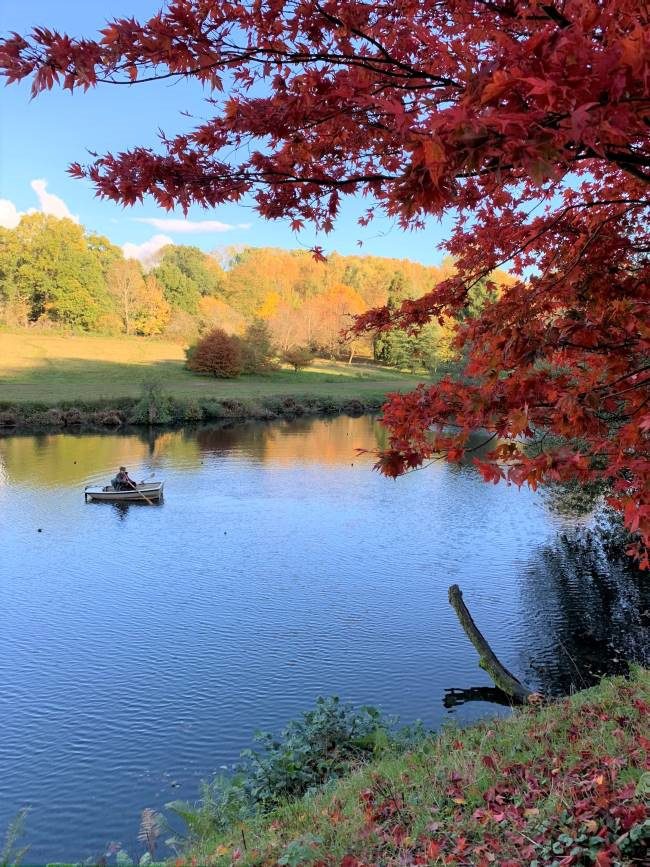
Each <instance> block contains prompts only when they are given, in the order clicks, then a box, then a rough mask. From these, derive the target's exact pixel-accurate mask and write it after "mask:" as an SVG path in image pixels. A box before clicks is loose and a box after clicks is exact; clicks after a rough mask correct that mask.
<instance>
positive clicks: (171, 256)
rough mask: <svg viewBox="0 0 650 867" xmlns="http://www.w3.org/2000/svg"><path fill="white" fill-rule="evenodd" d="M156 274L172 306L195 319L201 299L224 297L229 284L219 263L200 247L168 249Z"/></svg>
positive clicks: (173, 247) (164, 250) (163, 253)
mask: <svg viewBox="0 0 650 867" xmlns="http://www.w3.org/2000/svg"><path fill="white" fill-rule="evenodd" d="M154 274H155V276H156V279H157V280H158V282H159V283H160V284H161V286H162V287H163V290H164V292H165V297H166V298H167V300H168V301H169V303H170V304H172V305H173V306H174V307H178V308H180V309H181V310H185V311H186V312H187V313H191V314H192V315H195V314H196V313H197V311H198V306H199V300H200V298H202V297H206V296H210V297H215V296H218V295H220V294H221V293H222V291H223V288H224V283H225V275H224V272H223V270H222V268H221V266H220V265H219V263H218V262H217V261H216V259H213V258H212V257H211V256H208V255H207V254H206V253H204V252H203V250H200V249H199V248H198V247H186V246H181V245H174V244H170V245H169V246H168V247H165V248H164V249H163V252H162V258H161V260H160V264H159V265H158V267H157V268H156V269H155V271H154Z"/></svg>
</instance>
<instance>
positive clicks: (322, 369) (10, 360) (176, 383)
mask: <svg viewBox="0 0 650 867" xmlns="http://www.w3.org/2000/svg"><path fill="white" fill-rule="evenodd" d="M184 361H185V355H184V352H183V349H182V347H181V346H180V345H179V344H177V343H170V342H163V341H157V340H151V339H147V338H142V337H131V338H128V337H96V336H90V335H88V336H85V335H84V336H63V335H52V334H39V333H34V332H31V331H22V332H2V333H0V403H3V404H16V405H20V404H27V403H30V404H34V403H42V404H47V405H48V406H54V405H55V404H57V403H59V402H67V403H69V402H74V401H80V402H83V403H95V402H107V401H119V400H120V399H127V398H135V397H138V396H139V394H140V392H141V387H142V382H143V380H144V379H146V378H147V377H148V376H150V375H151V374H155V375H156V376H157V378H159V380H160V382H161V384H162V387H163V389H164V390H165V392H166V393H168V394H169V395H171V396H172V397H174V398H178V399H195V400H201V399H216V400H219V399H237V400H242V401H251V400H255V399H258V398H268V397H274V396H280V395H282V396H291V397H315V398H323V397H334V398H336V399H338V400H345V399H350V400H352V399H357V400H364V399H365V400H377V399H379V398H381V397H383V396H384V395H385V394H386V393H387V392H390V391H404V390H406V389H409V388H412V387H413V386H414V385H415V384H416V383H417V382H418V381H420V379H421V377H420V378H418V377H414V376H409V375H406V374H402V373H400V372H399V371H396V370H392V369H390V368H386V367H377V366H375V365H369V364H353V365H348V364H345V363H342V362H330V361H324V360H323V361H317V362H316V363H315V364H314V365H313V367H311V368H309V369H307V370H303V371H300V372H298V373H295V372H294V371H292V370H288V369H287V370H284V369H283V370H279V371H277V372H275V373H272V374H270V375H268V376H243V377H240V378H238V379H232V380H219V379H214V378H212V377H206V376H198V375H197V374H193V373H190V372H189V371H188V370H186V369H185V366H184Z"/></svg>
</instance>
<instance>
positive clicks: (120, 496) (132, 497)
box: [84, 482, 165, 503]
mask: <svg viewBox="0 0 650 867" xmlns="http://www.w3.org/2000/svg"><path fill="white" fill-rule="evenodd" d="M164 485H165V483H164V482H142V483H141V484H139V485H136V486H135V488H131V489H129V490H127V491H116V490H115V488H114V487H112V486H111V485H106V487H104V488H100V487H94V486H92V485H88V486H87V487H86V488H84V497H85V499H86V502H89V501H91V502H93V501H94V502H106V503H132V502H139V503H157V502H158V501H159V500H162V497H163V487H164Z"/></svg>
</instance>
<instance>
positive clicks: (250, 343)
mask: <svg viewBox="0 0 650 867" xmlns="http://www.w3.org/2000/svg"><path fill="white" fill-rule="evenodd" d="M272 358H273V344H272V341H271V329H270V328H269V326H268V324H267V323H266V322H264V320H263V319H253V321H252V322H251V323H250V324H249V326H248V328H247V329H246V332H245V333H244V336H243V339H242V373H263V372H264V371H265V370H269V368H270V367H271V363H272Z"/></svg>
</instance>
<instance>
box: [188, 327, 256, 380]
mask: <svg viewBox="0 0 650 867" xmlns="http://www.w3.org/2000/svg"><path fill="white" fill-rule="evenodd" d="M187 366H188V368H189V369H190V370H194V371H196V372H197V373H210V374H212V376H217V377H221V378H223V379H230V378H232V377H234V376H239V374H240V373H241V372H242V367H243V353H242V342H241V340H240V339H239V338H238V337H236V336H235V335H231V334H226V332H225V331H223V329H221V328H215V329H214V330H213V331H211V332H210V333H209V334H206V336H205V337H203V338H201V340H199V342H198V343H197V344H196V346H193V347H192V349H191V350H190V351H189V352H188V358H187Z"/></svg>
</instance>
